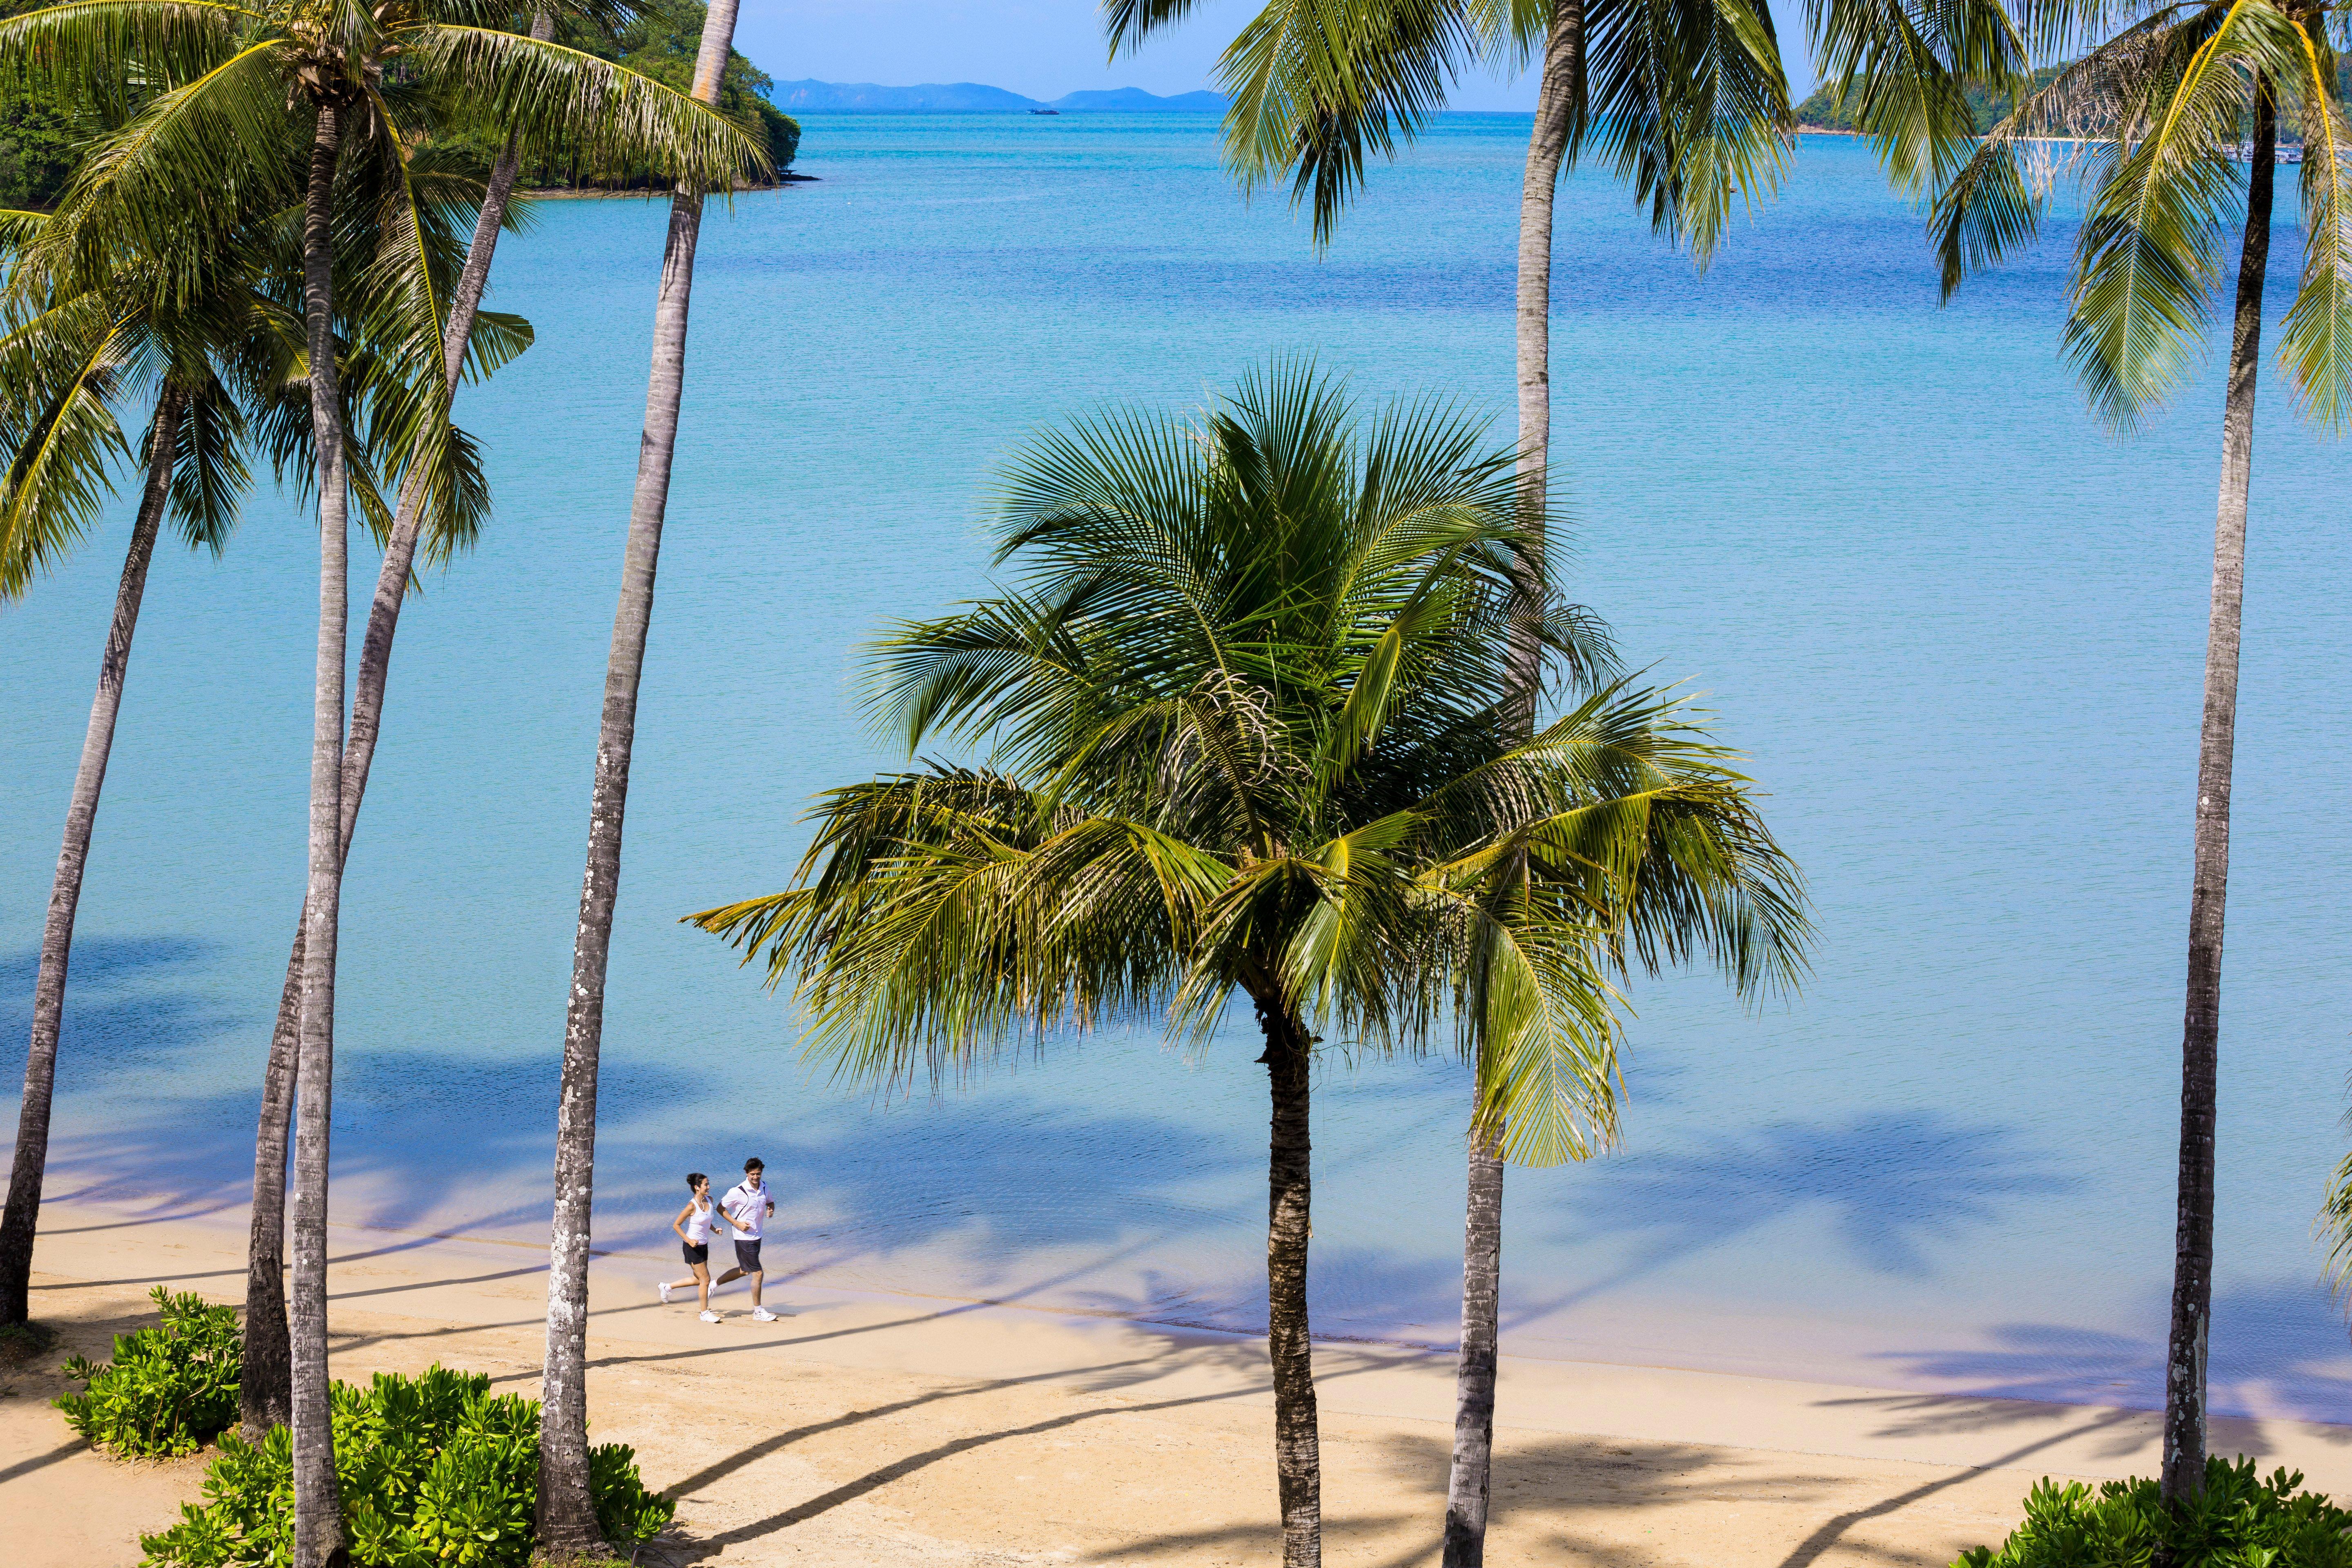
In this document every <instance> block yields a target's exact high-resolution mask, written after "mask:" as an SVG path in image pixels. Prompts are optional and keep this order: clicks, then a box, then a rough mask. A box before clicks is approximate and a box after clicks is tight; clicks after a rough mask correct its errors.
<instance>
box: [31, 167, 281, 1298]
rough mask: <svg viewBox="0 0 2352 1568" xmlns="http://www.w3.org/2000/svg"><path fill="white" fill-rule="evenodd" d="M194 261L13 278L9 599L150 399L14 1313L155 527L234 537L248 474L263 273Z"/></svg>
mask: <svg viewBox="0 0 2352 1568" xmlns="http://www.w3.org/2000/svg"><path fill="white" fill-rule="evenodd" d="M47 221H48V220H47V217H46V216H44V215H41V214H37V213H9V214H0V224H5V226H6V227H7V229H8V230H9V231H10V233H9V236H8V237H10V238H13V239H16V240H20V241H21V240H22V239H24V238H25V237H29V236H31V235H33V234H36V233H37V232H38V231H39V229H40V228H41V227H42V226H44V225H45V224H46V223H47ZM196 270H198V271H200V272H201V273H202V275H203V276H204V277H205V279H206V280H207V286H206V287H203V288H199V289H195V290H194V291H193V292H191V293H187V294H183V295H178V296H177V297H174V295H173V293H172V292H170V291H166V290H163V289H158V288H156V287H155V286H154V285H155V282H156V279H155V278H154V275H153V269H152V268H146V269H142V272H141V273H140V274H139V275H136V276H130V275H126V276H121V277H118V278H115V279H109V280H108V281H107V284H106V286H104V287H101V288H99V289H88V290H79V291H71V292H67V293H65V294H63V295H62V296H60V295H58V293H57V292H55V291H51V290H45V289H42V288H41V287H40V284H39V282H38V280H37V279H34V280H28V279H26V277H25V276H24V275H23V273H24V269H23V268H16V269H14V272H13V274H12V276H11V278H10V287H8V288H7V289H5V291H0V325H5V335H0V456H5V459H6V462H7V471H6V476H5V480H0V600H5V599H8V598H14V597H16V596H17V595H20V594H22V593H23V592H24V591H25V590H26V587H27V586H28V585H29V584H30V582H31V580H32V578H33V576H34V575H35V574H36V573H37V572H39V571H40V570H42V569H43V568H45V567H47V565H49V564H50V563H53V562H55V561H56V560H57V559H58V557H59V556H61V555H62V554H63V553H64V552H66V551H68V549H70V548H71V547H72V545H73V544H74V543H75V542H78V541H79V539H80V537H81V536H82V535H83V534H85V533H86V532H87V531H88V530H89V528H90V526H91V525H92V524H93V523H94V522H95V521H97V519H98V516H99V514H100V511H101V510H102V509H103V508H104V506H105V505H106V503H107V501H108V500H109V499H110V497H111V496H112V495H113V493H114V489H115V477H116V473H117V471H118V462H119V460H120V459H122V458H129V457H130V456H131V450H132V449H131V446H130V444H129V443H128V442H127V441H126V440H125V438H124V435H123V427H124V425H125V423H126V420H127V418H128V417H129V416H131V414H132V410H133V408H141V409H144V410H146V417H145V419H144V426H145V428H144V433H143V434H142V436H141V437H140V438H139V441H138V443H137V447H136V452H137V455H138V461H137V465H136V468H137V471H139V472H140V473H141V474H142V476H143V483H142V486H141V489H140V498H139V506H138V510H137V511H136V513H135V515H134V517H133V520H132V522H131V543H130V548H129V550H128V552H126V554H125V555H124V558H123V563H122V578H121V584H119V586H118V587H117V589H116V593H115V600H114V615H113V618H112V622H111V624H110V627H109V630H108V634H107V639H106V648H105V652H104V654H103V655H102V656H101V658H100V662H99V675H98V689H97V693H96V695H95V696H94V697H93V698H92V700H91V702H90V714H89V730H88V731H87V732H86V733H85V735H84V737H83V741H82V752H81V762H80V765H79V768H78V769H77V770H76V772H75V775H74V784H73V792H72V795H71V798H70V800H69V802H68V805H67V808H66V823H65V836H64V843H63V846H62V847H61V848H60V850H59V852H58V869H57V875H56V878H55V879H54V882H53V883H52V886H51V889H50V893H49V907H48V918H47V921H46V923H45V924H44V926H43V929H42V934H41V955H40V961H39V966H38V969H37V977H36V980H35V983H34V991H33V1026H32V1035H31V1038H30V1041H29V1042H28V1045H27V1048H26V1060H25V1090H24V1098H23V1100H22V1101H21V1103H20V1106H19V1109H18V1113H17V1124H16V1149H15V1153H14V1156H13V1160H12V1164H11V1170H10V1174H9V1184H8V1198H7V1205H6V1209H5V1218H0V1323H20V1322H23V1321H25V1318H26V1309H27V1304H28V1302H27V1284H28V1280H29V1276H30V1273H31V1268H32V1254H33V1237H34V1232H35V1229H36V1226H37V1223H38V1218H39V1214H40V1205H41V1186H42V1175H43V1171H44V1167H45V1164H46V1163H47V1149H48V1133H49V1107H50V1100H51V1095H52V1092H53V1090H54V1088H55V1084H56V1078H57V1055H58V1034H59V1030H60V1026H61V1024H62V1021H63V1016H64V1008H65V994H66V972H67V966H68V963H69V961H70V959H71V955H72V948H73V933H74V916H75V911H76V910H77V908H78V906H79V902H80V899H81V884H82V872H83V868H84V867H85V865H86V864H87V863H88V859H89V843H90V835H91V832H92V830H93V828H94V827H95V826H96V821H97V816H98V806H99V797H100V791H101V789H102V788H103V787H104V784H105V780H106V766H107V761H108V758H109V756H110V752H111V750H112V747H113V741H114V727H115V720H116V717H117V715H118V714H119V713H120V711H121V702H122V687H123V680H124V678H125V676H126V675H127V674H128V672H129V667H130V661H131V638H132V636H133V634H134V632H135V631H136V629H137V626H138V622H139V608H140V603H141V600H142V596H143V595H144V593H145V591H146V583H147V570H148V566H149V564H150V563H151V562H152V559H153V555H154V550H155V541H156V537H157V534H158V532H159V531H160V529H161V525H162V523H163V516H164V513H165V512H166V510H169V511H171V512H172V513H173V516H174V517H175V518H176V520H177V521H178V522H179V525H180V528H181V531H182V532H183V533H184V536H185V538H186V540H187V542H188V543H189V545H190V546H191V547H195V548H208V549H210V550H212V551H213V552H215V553H218V552H219V551H220V550H221V549H222V548H223V546H224V545H225V544H226V542H227V538H228V534H229V531H230V530H231V529H232V527H233V526H234V525H235V521H236V505H237V500H238V498H239V496H240V495H241V494H242V492H243V490H244V489H245V483H246V465H245V460H244V456H243V448H244V444H245V438H246V420H245V417H244V406H243V405H244V402H245V398H244V397H243V396H242V394H243V393H244V392H245V391H246V390H247V388H246V386H245V385H243V384H241V383H242V381H243V377H242V376H241V375H240V372H241V371H243V370H245V369H247V368H248V367H249V366H250V363H251V355H250V354H249V353H247V352H245V351H246V350H247V344H246V343H245V342H241V341H240V339H241V338H242V337H244V336H246V335H247V334H249V333H251V332H252V331H253V330H254V328H255V325H256V323H255V322H254V321H253V319H252V312H251V310H250V309H249V307H250V304H251V300H252V296H251V285H250V281H249V279H247V277H245V276H244V275H243V270H244V269H243V268H241V267H239V266H238V265H236V260H235V258H231V257H227V256H224V255H221V254H220V253H219V251H218V249H217V248H215V251H214V253H213V254H212V255H211V256H210V257H207V258H200V259H199V261H198V263H197V268H196ZM225 376H226V380H225V379H224V378H225ZM233 386H234V390H233V389H232V388H233Z"/></svg>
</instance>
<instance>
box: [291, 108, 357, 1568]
mask: <svg viewBox="0 0 2352 1568" xmlns="http://www.w3.org/2000/svg"><path fill="white" fill-rule="evenodd" d="M349 108H350V106H349V105H348V104H347V103H345V102H344V101H342V100H339V99H334V98H328V99H324V100H321V101H320V103H319V105H318V114H319V123H318V131H317V132H316V134H315V136H314V137H313V139H312V142H311V145H310V189H309V192H308V195H307V196H306V198H305V201H304V204H303V214H302V301H303V309H304V311H305V313H306V315H307V316H308V318H309V320H308V322H307V325H308V327H309V334H308V335H309V350H310V366H309V369H310V422H311V429H312V431H313V433H314V436H313V443H312V444H313V446H314V447H315V448H316V453H315V461H316V464H317V469H316V472H317V476H318V487H319V662H318V675H317V689H316V700H315V706H314V723H313V730H312V734H311V745H310V894H309V897H308V899H307V900H306V901H305V903H304V907H303V927H302V1026H301V1036H300V1046H299V1051H298V1053H297V1056H296V1068H295V1070H296V1079H297V1089H296V1106H295V1117H294V1289H293V1300H292V1312H291V1314H290V1319H291V1321H290V1323H289V1330H290V1348H291V1356H292V1363H293V1418H292V1420H291V1422H290V1423H289V1425H290V1426H292V1428H293V1438H294V1562H295V1565H296V1568H331V1565H333V1564H337V1563H341V1562H342V1561H343V1524H342V1507H341V1498H340V1496H339V1495H338V1491H337V1486H336V1479H335V1447H334V1428H333V1425H332V1422H331V1413H330V1408H329V1403H328V1378H327V1142H328V1129H329V1127H330V1126H331V1120H332V1110H333V1099H332V1090H333V1086H334V1050H335V1033H334V1031H335V940H336V928H337V922H338V920H339V917H340V915H341V900H342V873H343V853H342V848H343V846H342V782H343V658H344V643H345V640H346V627H347V621H348V618H349V615H350V603H349V601H350V598H351V584H350V580H349V572H350V559H349V558H350V538H349V534H348V527H347V523H348V516H347V510H348V499H349V498H348V497H347V495H346V493H345V491H344V488H343V484H344V479H343V418H342V403H341V395H340V393H339V390H338V388H337V385H336V378H335V288H334V274H333V244H334V195H335V163H336V160H337V156H338V154H339V153H340V152H341V144H342V129H343V116H344V114H345V113H346V112H347V111H348V110H349Z"/></svg>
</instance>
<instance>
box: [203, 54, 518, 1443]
mask: <svg viewBox="0 0 2352 1568" xmlns="http://www.w3.org/2000/svg"><path fill="white" fill-rule="evenodd" d="M551 32H552V22H551V17H550V16H549V13H548V12H547V11H546V10H545V9H543V8H542V9H541V10H540V11H539V12H538V13H537V15H536V16H534V18H533V20H532V23H531V30H530V36H531V37H533V38H537V39H541V40H544V39H546V38H547V37H549V36H550V35H551ZM519 163H520V157H519V154H518V153H517V150H516V146H515V142H514V140H513V138H511V137H509V139H508V142H507V144H506V146H505V147H504V148H503V149H502V150H501V151H500V153H499V157H498V160H497V162H496V163H494V164H493V165H492V167H491V170H490V177H489V184H488V187H487V188H486V189H485V191H484V193H483V196H482V202H481V206H480V209H479V211H478V214H477V215H476V218H475V223H474V234H473V241H472V243H471V245H469V246H468V247H467V251H466V258H465V264H464V267H463V268H462V270H460V271H459V272H458V274H457V281H456V286H455V288H454V289H451V290H450V291H449V292H448V295H447V301H448V302H447V321H446V325H444V324H443V323H442V322H441V321H440V319H439V313H438V309H437V300H438V299H439V296H440V294H441V290H440V289H438V288H437V287H436V284H435V272H434V271H433V270H431V269H427V270H426V271H425V274H424V276H423V278H422V279H421V283H422V286H421V287H412V288H408V289H403V290H402V294H403V296H404V299H405V300H408V301H409V302H410V303H411V305H412V308H413V310H414V320H413V321H412V322H411V323H410V324H411V326H412V329H413V330H414V329H421V330H422V331H423V332H424V333H425V335H426V336H427V338H428V341H430V340H437V341H438V342H439V344H440V346H441V377H440V380H441V396H440V397H439V399H438V400H437V401H432V400H428V404H427V408H426V410H425V412H426V414H427V415H428V416H437V417H428V419H427V421H426V423H425V429H426V431H428V432H432V433H436V434H437V433H438V432H440V431H443V430H446V429H448V428H451V426H448V422H447V409H448V405H449V402H450V400H451V399H452V398H453V397H454V396H455V395H456V394H457V382H458V379H459V377H460V375H461V374H463V373H464V371H465V370H466V369H467V365H468V363H472V365H473V367H474V368H475V370H476V371H477V372H478V373H479V372H481V371H484V370H487V369H488V368H490V365H491V363H494V361H493V360H492V358H491V356H487V355H484V354H483V353H481V352H480V350H479V347H478V345H477V343H476V340H475V329H476V324H477V321H478V320H483V319H485V318H486V319H487V321H488V323H490V324H495V325H496V326H497V327H498V328H499V332H498V333H496V334H494V335H493V339H492V341H494V342H501V343H502V346H505V347H508V348H510V347H511V346H512V345H513V344H514V343H515V342H517V337H516V331H515V328H516V323H515V321H513V319H511V318H504V317H499V316H498V315H496V314H495V313H485V312H483V311H482V310H481V309H480V306H481V299H482V291H483V289H484V288H485V287H486V286H487V285H488V281H489V272H490V261H491V258H492V256H493V255H494V254H495V252H496V250H497V247H498V240H499V233H500V232H501V231H502V230H503V229H504V228H505V227H506V226H507V224H508V221H509V201H510V199H511V197H512V195H513V191H514V183H515V174H516V170H517V167H518V165H519ZM402 194H403V195H409V196H410V197H411V199H412V200H413V199H414V195H415V187H414V184H413V182H410V183H404V186H403V187H402ZM426 216H427V215H426V214H425V211H424V210H422V209H420V210H419V211H418V212H417V213H416V214H415V215H414V216H413V217H412V219H411V221H410V222H409V223H407V224H406V225H395V228H396V230H397V231H399V232H404V233H407V234H413V235H423V234H427V233H429V232H431V226H430V224H429V223H428V222H426V221H425V217H426ZM417 307H421V309H416V308H417ZM498 357H499V358H503V354H502V353H501V354H499V356H498ZM419 456H420V457H422V458H425V460H422V461H412V462H411V463H410V464H409V465H408V468H407V472H406V474H405V476H404V479H403V480H402V483H401V487H400V492H399V504H398V509H397V510H396V511H395V512H394V516H393V521H392V526H391V530H390V531H389V533H388V534H387V535H386V537H385V540H384V551H383V567H382V569H381V570H380V571H379V572H378V573H377V574H376V586H375V596H374V598H373V601H372V602H371V604H370V605H369V607H368V623H367V632H366V635H365V637H364V638H363V639H362V642H361V645H360V667H359V675H358V682H357V687H356V689H355V690H354V691H353V693H352V723H351V738H350V740H349V741H348V742H346V744H345V745H344V748H343V776H342V786H341V813H342V827H341V853H342V854H343V856H344V857H345V858H349V856H350V855H351V849H352V835H353V834H354V833H355V832H356V831H357V830H358V827H359V812H360V802H361V800H362V797H364V795H366V793H367V781H368V771H369V769H370V767H371V766H372V765H373V763H374V761H375V744H376V739H377V737H378V736H379V735H380V734H381V733H382V731H383V700H384V693H385V689H386V684H387V681H388V679H389V676H390V670H391V662H392V642H393V637H394V633H395V632H396V631H397V630H398V628H399V623H400V611H401V606H402V605H404V603H406V601H407V597H408V587H409V583H410V581H411V577H412V574H413V572H414V570H415V562H416V552H417V547H418V545H419V544H420V543H421V542H423V538H424V534H425V521H426V518H427V514H428V502H430V503H432V504H433V506H434V507H435V509H436V510H437V511H440V512H442V513H444V514H445V515H444V517H443V520H442V521H440V522H439V523H437V524H436V533H437V535H438V537H439V539H440V549H441V552H445V553H446V551H447V550H448V549H450V548H452V547H453V546H454V545H455V544H457V543H460V542H464V539H465V537H466V536H467V532H468V531H467V529H465V528H463V527H461V526H452V523H453V521H454V520H452V519H449V518H448V517H446V509H447V506H448V504H449V501H450V500H452V499H454V497H453V496H452V493H451V491H450V490H449V489H448V481H447V479H446V476H447V475H449V474H451V473H452V472H454V471H456V464H455V463H454V462H452V461H451V458H452V457H454V456H455V454H452V453H449V451H448V445H447V443H446V441H444V442H440V443H436V445H433V446H428V447H425V451H424V452H422V453H420V454H419ZM436 456H441V457H442V460H441V461H440V462H437V463H436V462H435V461H433V460H432V458H434V457H436ZM308 920H309V916H308V911H307V908H306V910H305V913H304V916H303V919H302V920H300V921H297V922H296V925H295V931H294V942H293V951H292V953H291V954H290V955H289V958H288V959H287V963H286V983H285V984H284V985H283V986H282V987H281V988H280V990H279V992H278V1020H277V1024H276V1026H274V1027H273V1028H272V1029H271V1031H270V1037H269V1058H268V1067H267V1068H265V1070H264V1072H263V1076H262V1094H261V1114H260V1119H259V1126H258V1129H257V1132H256V1135H255V1138H254V1155H253V1207H252V1212H251V1217H250V1228H249V1232H248V1236H247V1246H246V1279H245V1304H246V1340H245V1363H244V1373H243V1375H242V1376H241V1378H240V1379H239V1383H238V1399H239V1402H240V1415H241V1424H242V1426H243V1427H244V1429H245V1434H246V1436H247V1440H249V1441H258V1440H259V1439H260V1436H261V1435H262V1434H263V1433H264V1432H266V1431H268V1429H269V1428H270V1427H271V1426H278V1425H282V1424H284V1423H285V1422H286V1421H288V1420H289V1418H290V1417H291V1415H292V1377H293V1370H292V1363H291V1359H290V1347H289V1342H288V1339H287V1323H286V1289H285V1279H284V1273H285V1243H286V1155H287V1151H288V1145H289V1140H290V1136H291V1133H292V1124H293V1111H294V1081H295V1074H294V1068H295V1056H296V1052H297V1049H298V1048H299V1041H300V1035H301V1021H302V960H303V955H304V951H305V948H304V941H303V938H304V933H305V931H306V930H307V927H308Z"/></svg>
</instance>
